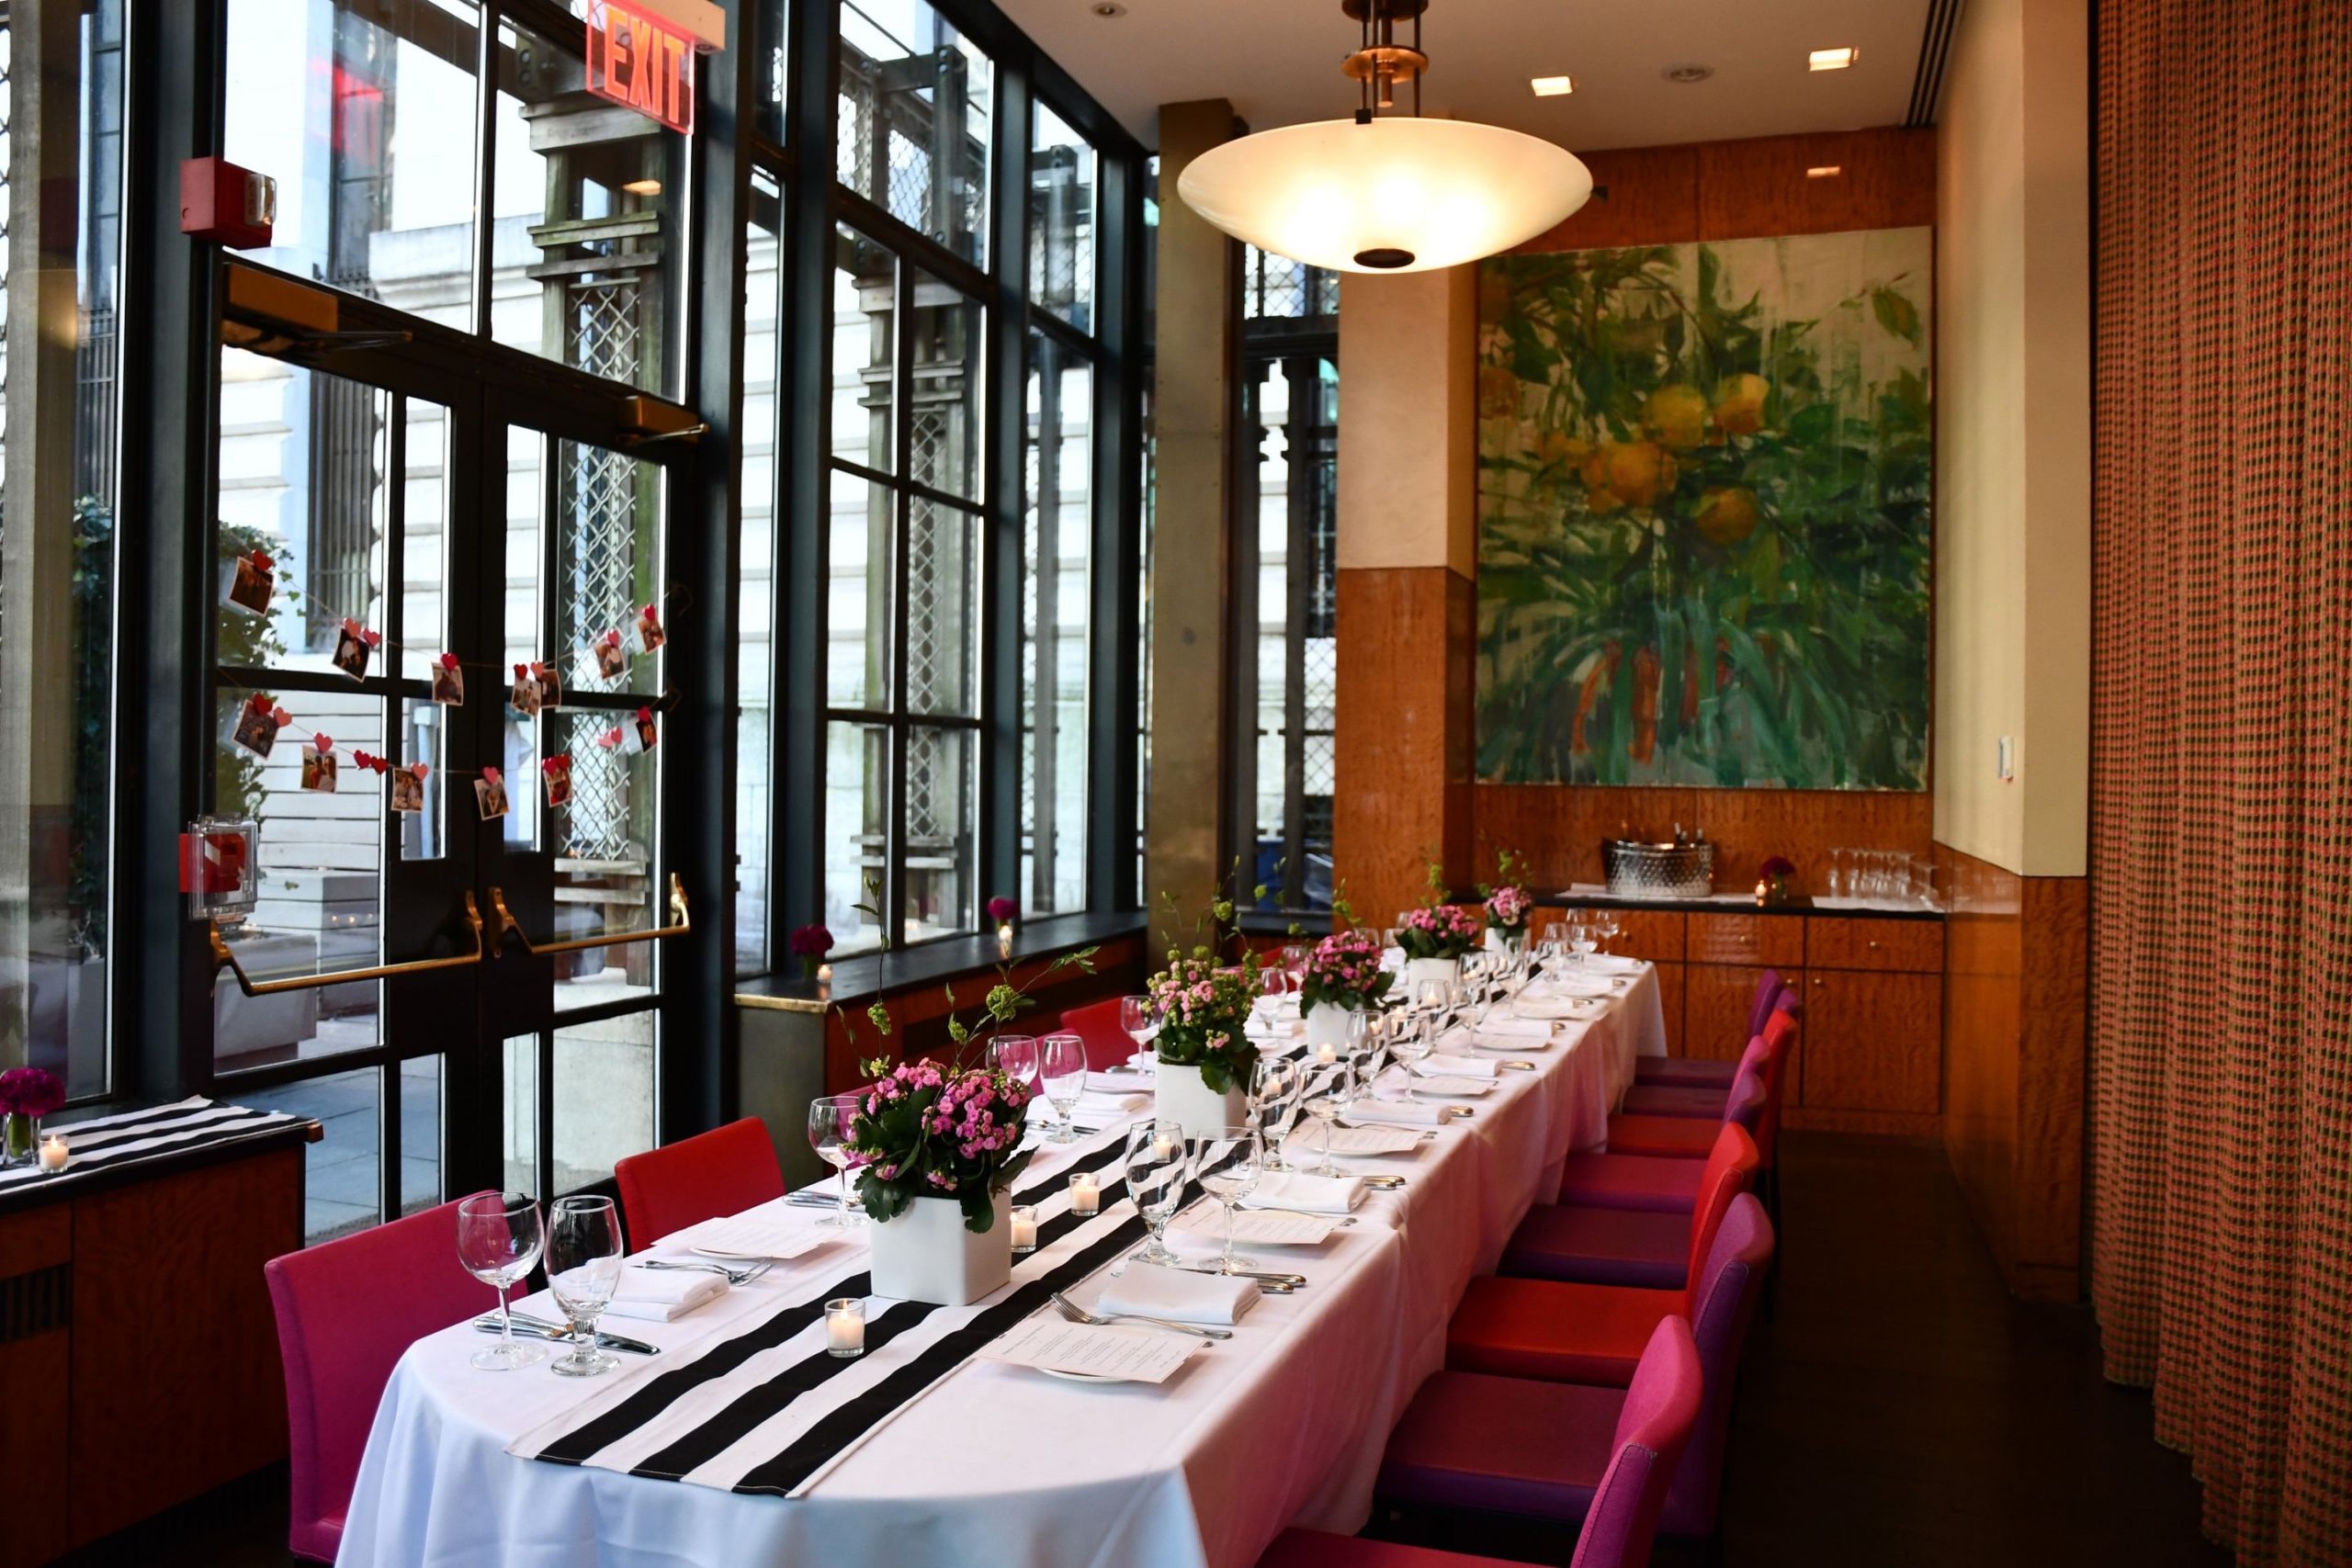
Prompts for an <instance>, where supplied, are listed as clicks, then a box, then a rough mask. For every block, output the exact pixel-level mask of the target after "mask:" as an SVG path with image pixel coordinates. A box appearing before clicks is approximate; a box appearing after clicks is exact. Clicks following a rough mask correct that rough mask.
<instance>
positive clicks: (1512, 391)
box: [1478, 365, 1519, 419]
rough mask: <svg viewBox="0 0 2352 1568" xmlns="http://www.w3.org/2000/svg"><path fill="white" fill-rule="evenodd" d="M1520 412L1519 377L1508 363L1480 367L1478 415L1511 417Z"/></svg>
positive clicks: (1485, 417)
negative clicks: (1513, 373)
mask: <svg viewBox="0 0 2352 1568" xmlns="http://www.w3.org/2000/svg"><path fill="white" fill-rule="evenodd" d="M1517 412H1519V378H1518V377H1516V376H1514V375H1512V374H1511V373H1510V367H1509V366H1507V365H1481V366H1480V367H1478V416H1479V417H1480V418H1481V419H1509V418H1510V416H1511V415H1513V414H1515V413H1517Z"/></svg>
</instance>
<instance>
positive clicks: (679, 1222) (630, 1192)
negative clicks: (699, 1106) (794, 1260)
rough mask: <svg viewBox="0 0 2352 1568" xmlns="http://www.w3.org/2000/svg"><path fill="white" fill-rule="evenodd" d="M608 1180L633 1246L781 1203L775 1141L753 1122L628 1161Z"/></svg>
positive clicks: (720, 1129) (732, 1124) (781, 1176)
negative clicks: (721, 1217) (617, 1191)
mask: <svg viewBox="0 0 2352 1568" xmlns="http://www.w3.org/2000/svg"><path fill="white" fill-rule="evenodd" d="M613 1180H614V1182H615V1183H616V1185H618V1187H619V1188H620V1190H621V1220H622V1223H623V1224H625V1225H626V1227H627V1232H628V1238H629V1245H630V1246H631V1247H650V1246H652V1245H653V1244H654V1243H655V1242H657V1241H660V1240H661V1239H662V1237H663V1236H665V1235H676V1234H677V1233H678V1232H680V1231H682V1230H684V1229H685V1228H686V1227H687V1226H688V1225H693V1224H701V1223H702V1222H703V1221H705V1220H707V1219H712V1218H715V1217H716V1216H718V1215H720V1214H740V1213H742V1212H743V1211H744V1210H746V1209H748V1208H751V1207H752V1205H753V1204H756V1203H764V1202H767V1201H770V1200H771V1199H775V1198H781V1197H783V1196H784V1171H783V1169H782V1168H781V1167H779V1166H778V1165H777V1164H776V1159H775V1140H773V1139H772V1138H770V1137H769V1136H768V1124H767V1123H766V1122H763V1121H761V1120H760V1119H759V1118H758V1117H756V1116H746V1117H744V1118H743V1119H742V1120H741V1121H740V1122H729V1123H727V1125H725V1126H724V1127H714V1128H712V1129H711V1130H710V1131H709V1132H707V1133H699V1134H695V1136H693V1137H691V1138H682V1139H680V1140H679V1141H678V1142H676V1143H674V1144H668V1145H663V1146H662V1147H661V1148H658V1149H654V1150H651V1151H650V1152H648V1153H646V1154H641V1155H631V1156H628V1158H627V1159H624V1160H622V1161H620V1162H619V1163H618V1164H616V1165H615V1166H614V1167H613Z"/></svg>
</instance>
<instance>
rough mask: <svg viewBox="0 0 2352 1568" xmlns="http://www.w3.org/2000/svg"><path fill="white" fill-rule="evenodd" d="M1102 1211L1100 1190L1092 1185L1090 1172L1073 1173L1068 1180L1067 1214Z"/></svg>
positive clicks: (1092, 1176)
mask: <svg viewBox="0 0 2352 1568" xmlns="http://www.w3.org/2000/svg"><path fill="white" fill-rule="evenodd" d="M1102 1209H1103V1189H1101V1188H1100V1187H1097V1186H1095V1185H1094V1173H1093V1172H1092V1171H1091V1170H1080V1171H1074V1172H1072V1173H1071V1175H1070V1179H1069V1212H1070V1213H1073V1214H1093V1213H1101V1212H1102Z"/></svg>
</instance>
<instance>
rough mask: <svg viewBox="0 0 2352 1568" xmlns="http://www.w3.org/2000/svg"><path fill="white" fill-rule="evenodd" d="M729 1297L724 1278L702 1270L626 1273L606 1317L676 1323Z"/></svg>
mask: <svg viewBox="0 0 2352 1568" xmlns="http://www.w3.org/2000/svg"><path fill="white" fill-rule="evenodd" d="M726 1293H727V1281H726V1280H725V1279H724V1278H723V1277H721V1276H719V1275H717V1274H707V1273H705V1272H703V1271H702V1270H701V1269H622V1270H621V1282H620V1283H619V1284H618V1285H617V1286H616V1287H615V1288H614V1290H613V1300H612V1304H611V1305H609V1306H607V1307H606V1308H605V1316H606V1317H639V1318H643V1319H645V1320H646V1321H648V1322H650V1323H673V1322H675V1321H676V1320H677V1319H679V1318H682V1317H684V1316H685V1315H686V1314H688V1313H690V1312H692V1311H694V1310H695V1308H696V1307H699V1306H706V1305H708V1304H709V1303H712V1302H715V1301H717V1300H718V1298H719V1297H721V1296H723V1295H725V1294H726Z"/></svg>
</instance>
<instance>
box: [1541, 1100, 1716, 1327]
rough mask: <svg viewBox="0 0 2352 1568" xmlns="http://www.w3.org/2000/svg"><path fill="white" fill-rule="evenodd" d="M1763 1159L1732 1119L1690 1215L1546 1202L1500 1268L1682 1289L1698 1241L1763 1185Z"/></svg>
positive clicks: (1590, 1281) (1545, 1276)
mask: <svg viewBox="0 0 2352 1568" xmlns="http://www.w3.org/2000/svg"><path fill="white" fill-rule="evenodd" d="M1682 1163H1685V1164H1687V1163H1689V1162H1688V1161H1685V1162H1682ZM1760 1163H1761V1156H1759V1155H1758V1154H1757V1152H1756V1140H1755V1139H1753V1138H1751V1137H1749V1136H1748V1135H1747V1131H1746V1129H1744V1128H1742V1127H1741V1126H1740V1125H1739V1124H1738V1123H1737V1122H1724V1123H1723V1125H1722V1128H1721V1129H1720V1130H1719V1131H1718V1132H1717V1134H1715V1146H1714V1150H1713V1153H1711V1154H1710V1155H1708V1156H1707V1159H1706V1163H1705V1164H1704V1166H1702V1176H1701V1178H1700V1187H1701V1198H1700V1202H1699V1203H1698V1205H1697V1207H1696V1208H1695V1209H1694V1210H1693V1211H1692V1212H1691V1213H1688V1214H1665V1213H1644V1212H1642V1211H1641V1210H1638V1209H1584V1208H1577V1207H1576V1206H1574V1205H1571V1204H1566V1203H1556V1204H1555V1203H1538V1204H1537V1205H1536V1206H1535V1207H1533V1208H1532V1209H1530V1210H1529V1211H1528V1212H1527V1218H1525V1219H1524V1220H1521V1222H1520V1224H1519V1229H1517V1230H1515V1231H1513V1232H1512V1233H1511V1237H1510V1241H1509V1242H1507V1243H1505V1244H1504V1246H1503V1259H1502V1264H1501V1266H1500V1267H1499V1268H1498V1269H1496V1270H1495V1271H1496V1272H1497V1273H1498V1274H1510V1275H1513V1276H1516V1277H1517V1278H1520V1279H1523V1280H1569V1281H1572V1282H1575V1283H1580V1284H1587V1285H1632V1286H1634V1287H1636V1288H1639V1289H1643V1290H1652V1291H1679V1290H1680V1289H1681V1288H1682V1287H1683V1285H1684V1284H1686V1283H1687V1282H1688V1281H1689V1279H1690V1271H1691V1244H1692V1242H1693V1240H1694V1239H1695V1238H1696V1236H1697V1235H1699V1234H1700V1233H1702V1232H1710V1231H1713V1229H1714V1228H1715V1227H1716V1226H1717V1225H1718V1224H1721V1223H1722V1220H1723V1215H1724V1213H1725V1212H1726V1211H1728V1210H1729V1209H1730V1207H1731V1201H1732V1200H1733V1199H1734V1198H1736V1197H1737V1196H1739V1194H1741V1193H1742V1192H1745V1191H1747V1190H1749V1189H1750V1188H1751V1187H1753V1186H1754V1185H1755V1182H1756V1171H1757V1167H1758V1164H1760Z"/></svg>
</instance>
